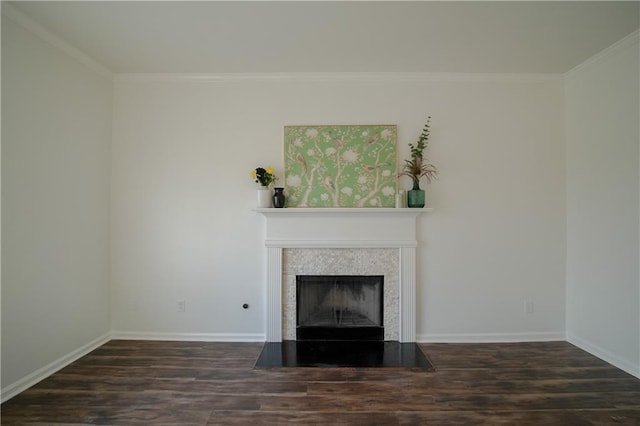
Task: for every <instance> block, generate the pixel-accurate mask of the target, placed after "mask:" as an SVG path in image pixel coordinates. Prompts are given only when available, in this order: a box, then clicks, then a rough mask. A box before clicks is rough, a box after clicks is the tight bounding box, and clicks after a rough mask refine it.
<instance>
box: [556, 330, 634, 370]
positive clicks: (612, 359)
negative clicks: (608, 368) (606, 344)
mask: <svg viewBox="0 0 640 426" xmlns="http://www.w3.org/2000/svg"><path fill="white" fill-rule="evenodd" d="M567 342H569V343H571V344H572V345H575V346H577V347H579V348H580V349H582V350H584V351H587V352H589V353H590V354H591V355H594V356H597V357H598V358H600V359H601V360H603V361H606V362H608V363H609V364H611V365H613V366H614V367H617V368H619V369H621V370H622V371H625V372H627V373H629V374H631V375H633V376H635V377H637V378H640V365H639V364H634V363H633V362H632V361H629V360H625V359H622V358H620V357H619V356H617V355H615V354H613V353H611V352H609V351H608V350H606V349H603V348H601V347H600V346H598V345H594V344H593V343H590V342H588V341H586V340H584V339H582V338H580V337H578V336H575V335H572V334H568V335H567Z"/></svg>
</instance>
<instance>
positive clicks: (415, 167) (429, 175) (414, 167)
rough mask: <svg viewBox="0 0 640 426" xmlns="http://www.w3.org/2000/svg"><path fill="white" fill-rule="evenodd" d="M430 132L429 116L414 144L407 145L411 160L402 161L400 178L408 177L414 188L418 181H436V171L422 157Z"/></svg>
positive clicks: (434, 167)
mask: <svg viewBox="0 0 640 426" xmlns="http://www.w3.org/2000/svg"><path fill="white" fill-rule="evenodd" d="M430 131H431V116H429V117H427V122H426V124H425V125H424V128H423V129H422V133H420V136H419V137H418V141H417V142H416V143H415V144H412V143H409V148H410V150H411V159H409V160H404V165H403V166H402V171H401V172H400V174H399V175H400V176H409V177H410V178H411V180H412V181H413V186H414V188H416V187H418V186H419V184H420V179H422V178H425V179H427V182H428V183H431V180H432V179H437V177H438V169H437V168H436V166H434V165H433V164H431V163H429V162H428V161H427V159H426V158H425V156H424V150H425V149H427V146H428V145H429V134H430Z"/></svg>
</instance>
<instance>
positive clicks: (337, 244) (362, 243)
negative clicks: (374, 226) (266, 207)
mask: <svg viewBox="0 0 640 426" xmlns="http://www.w3.org/2000/svg"><path fill="white" fill-rule="evenodd" d="M264 245H265V247H286V248H403V247H405V248H415V247H417V246H418V243H417V241H416V240H395V241H389V240H384V241H374V240H350V241H345V240H321V241H312V240H275V239H272V240H265V242H264Z"/></svg>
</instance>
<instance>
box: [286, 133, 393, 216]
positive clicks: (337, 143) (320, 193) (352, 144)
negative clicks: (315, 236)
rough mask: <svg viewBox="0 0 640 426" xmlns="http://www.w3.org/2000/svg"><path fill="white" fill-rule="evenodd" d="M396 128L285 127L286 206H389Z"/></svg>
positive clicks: (391, 200) (391, 193) (391, 197)
mask: <svg viewBox="0 0 640 426" xmlns="http://www.w3.org/2000/svg"><path fill="white" fill-rule="evenodd" d="M396 138H397V126H395V125H355V126H352V125H337V126H332V125H321V126H285V128H284V164H285V170H284V174H285V187H286V191H287V206H288V207H372V208H375V207H394V206H395V194H396V191H397V184H398V179H397V160H396Z"/></svg>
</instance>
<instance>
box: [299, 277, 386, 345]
mask: <svg viewBox="0 0 640 426" xmlns="http://www.w3.org/2000/svg"><path fill="white" fill-rule="evenodd" d="M383 285H384V276H382V275H298V276H297V277H296V307H297V309H296V321H297V328H296V338H297V340H375V341H382V340H384V327H383V318H382V313H383Z"/></svg>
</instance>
